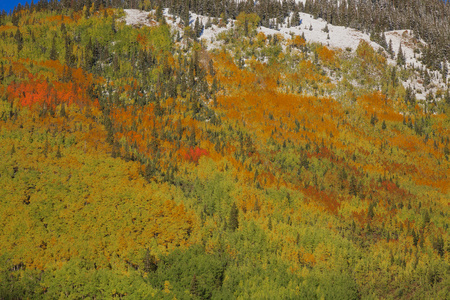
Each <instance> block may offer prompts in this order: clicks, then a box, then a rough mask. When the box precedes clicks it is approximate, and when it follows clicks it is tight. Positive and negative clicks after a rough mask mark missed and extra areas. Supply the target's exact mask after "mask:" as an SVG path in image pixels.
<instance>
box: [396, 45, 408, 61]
mask: <svg viewBox="0 0 450 300" xmlns="http://www.w3.org/2000/svg"><path fill="white" fill-rule="evenodd" d="M405 63H406V58H405V55H404V54H403V50H402V44H401V43H400V46H399V47H398V52H397V64H398V65H399V66H404V65H405Z"/></svg>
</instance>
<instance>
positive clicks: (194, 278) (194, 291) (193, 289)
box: [190, 274, 199, 296]
mask: <svg viewBox="0 0 450 300" xmlns="http://www.w3.org/2000/svg"><path fill="white" fill-rule="evenodd" d="M190 292H191V294H192V295H193V296H198V294H199V293H198V280H197V276H195V274H194V276H192V281H191V288H190Z"/></svg>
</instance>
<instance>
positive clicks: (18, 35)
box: [14, 29, 23, 52]
mask: <svg viewBox="0 0 450 300" xmlns="http://www.w3.org/2000/svg"><path fill="white" fill-rule="evenodd" d="M14 38H15V40H16V42H17V52H20V51H22V49H23V35H22V32H20V29H17V31H16V34H15V35H14Z"/></svg>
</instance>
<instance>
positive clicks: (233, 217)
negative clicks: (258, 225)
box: [228, 202, 239, 231]
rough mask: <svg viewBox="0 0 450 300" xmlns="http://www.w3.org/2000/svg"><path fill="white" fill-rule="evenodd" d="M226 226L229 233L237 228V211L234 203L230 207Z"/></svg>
mask: <svg viewBox="0 0 450 300" xmlns="http://www.w3.org/2000/svg"><path fill="white" fill-rule="evenodd" d="M228 226H229V229H230V230H231V231H235V230H236V229H237V228H238V227H239V210H238V208H237V205H236V203H234V202H233V205H232V206H231V211H230V217H229V224H228Z"/></svg>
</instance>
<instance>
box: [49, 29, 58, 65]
mask: <svg viewBox="0 0 450 300" xmlns="http://www.w3.org/2000/svg"><path fill="white" fill-rule="evenodd" d="M50 59H51V60H58V52H57V51H56V34H55V35H54V36H53V40H52V48H51V50H50Z"/></svg>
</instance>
